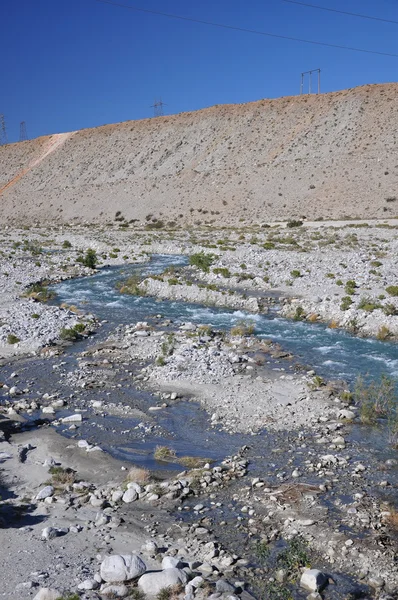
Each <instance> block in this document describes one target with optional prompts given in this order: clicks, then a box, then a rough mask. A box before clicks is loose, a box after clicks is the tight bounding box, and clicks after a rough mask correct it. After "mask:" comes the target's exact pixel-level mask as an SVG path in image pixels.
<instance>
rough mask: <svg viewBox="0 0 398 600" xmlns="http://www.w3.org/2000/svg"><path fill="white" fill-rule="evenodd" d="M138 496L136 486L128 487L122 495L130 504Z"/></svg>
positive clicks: (124, 500)
mask: <svg viewBox="0 0 398 600" xmlns="http://www.w3.org/2000/svg"><path fill="white" fill-rule="evenodd" d="M137 498H138V494H137V492H136V490H135V489H134V488H128V489H127V490H126V491H125V492H124V494H123V497H122V500H123V502H126V504H129V503H130V502H134V501H135V500H137Z"/></svg>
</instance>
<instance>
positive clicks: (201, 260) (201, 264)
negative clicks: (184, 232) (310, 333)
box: [189, 252, 216, 273]
mask: <svg viewBox="0 0 398 600" xmlns="http://www.w3.org/2000/svg"><path fill="white" fill-rule="evenodd" d="M215 258H216V257H215V256H214V254H205V253H204V252H198V253H197V254H191V256H190V257H189V264H190V265H191V266H193V267H197V268H198V269H200V270H201V271H204V272H205V273H208V272H209V269H210V267H211V265H212V264H213V262H214V260H215Z"/></svg>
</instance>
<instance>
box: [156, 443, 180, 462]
mask: <svg viewBox="0 0 398 600" xmlns="http://www.w3.org/2000/svg"><path fill="white" fill-rule="evenodd" d="M154 458H155V460H164V461H169V460H175V459H176V458H177V455H176V453H175V450H173V449H172V448H169V447H168V446H156V448H155V452H154Z"/></svg>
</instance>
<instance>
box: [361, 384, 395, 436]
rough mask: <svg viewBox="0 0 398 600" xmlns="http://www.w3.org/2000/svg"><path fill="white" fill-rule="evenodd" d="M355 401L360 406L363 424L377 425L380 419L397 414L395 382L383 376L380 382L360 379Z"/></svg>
mask: <svg viewBox="0 0 398 600" xmlns="http://www.w3.org/2000/svg"><path fill="white" fill-rule="evenodd" d="M354 399H355V401H356V402H357V404H359V407H360V418H361V421H362V423H366V424H368V425H372V424H375V423H376V422H377V419H378V418H379V417H386V416H389V414H391V413H395V410H396V407H395V404H396V392H395V382H394V380H393V379H391V378H390V377H388V376H387V375H382V376H381V378H380V380H379V381H371V382H369V383H367V382H366V381H365V380H364V379H363V377H358V379H357V381H356V383H355V388H354Z"/></svg>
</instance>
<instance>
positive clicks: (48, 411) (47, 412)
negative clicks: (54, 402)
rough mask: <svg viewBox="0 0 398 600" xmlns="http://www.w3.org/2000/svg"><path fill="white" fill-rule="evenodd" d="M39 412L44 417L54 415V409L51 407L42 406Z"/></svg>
mask: <svg viewBox="0 0 398 600" xmlns="http://www.w3.org/2000/svg"><path fill="white" fill-rule="evenodd" d="M41 412H42V413H43V414H45V415H53V414H55V409H54V408H53V407H52V406H42V409H41Z"/></svg>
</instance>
